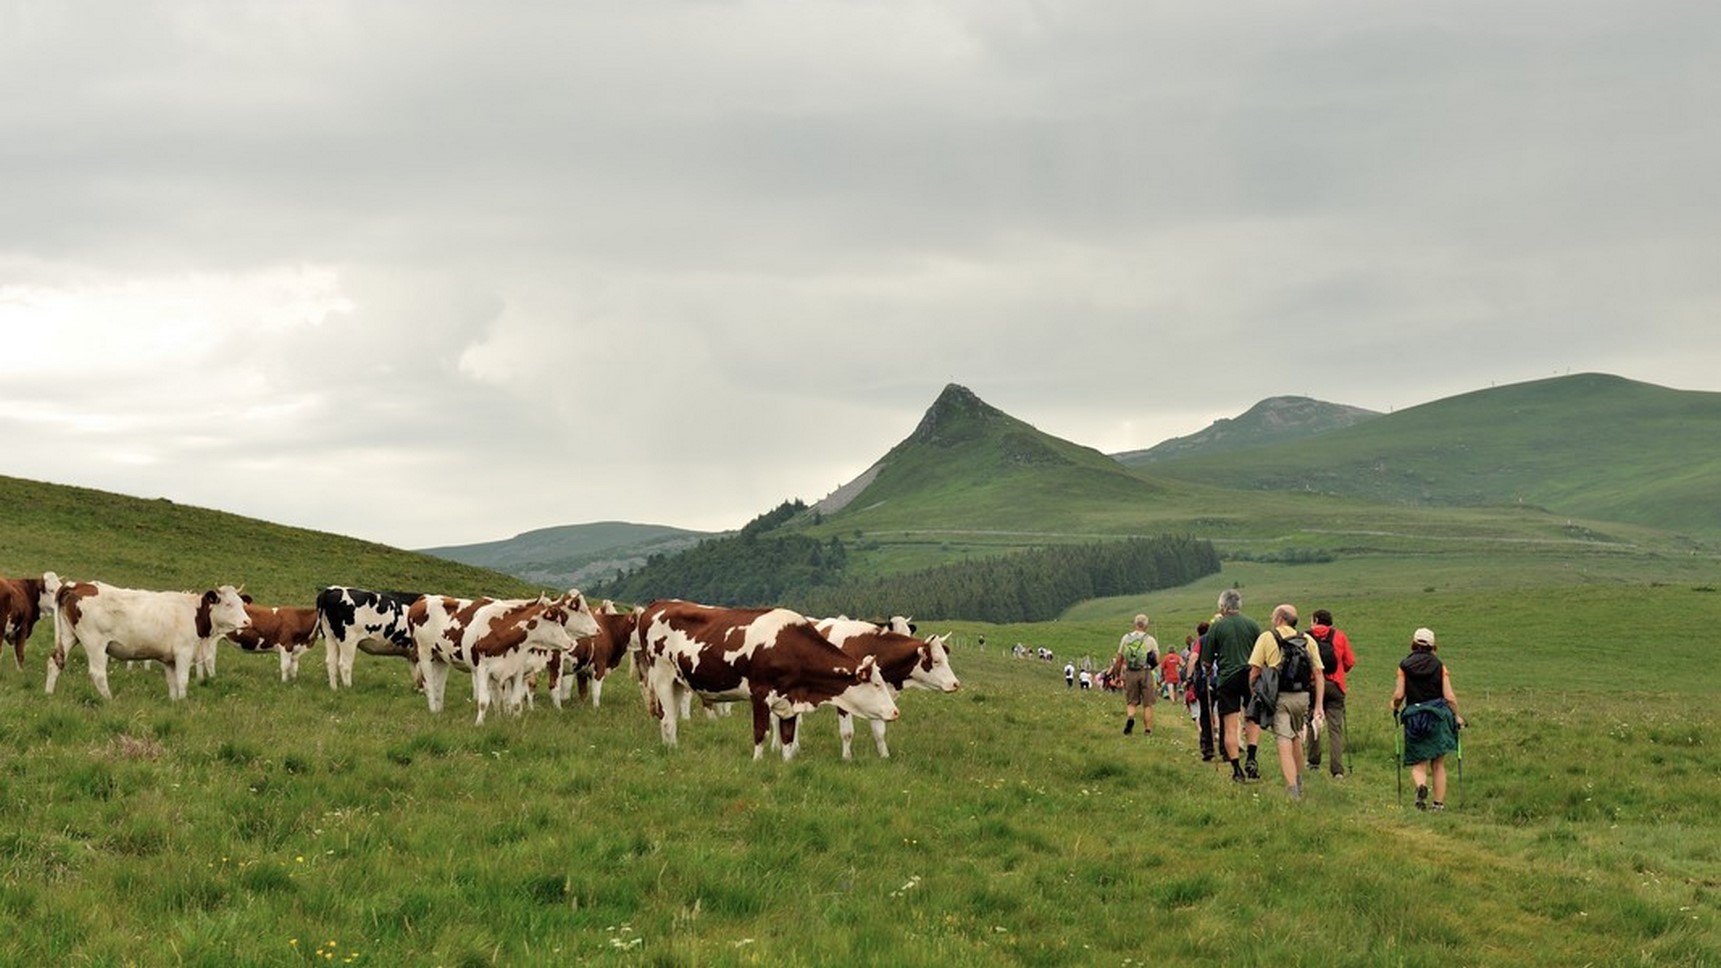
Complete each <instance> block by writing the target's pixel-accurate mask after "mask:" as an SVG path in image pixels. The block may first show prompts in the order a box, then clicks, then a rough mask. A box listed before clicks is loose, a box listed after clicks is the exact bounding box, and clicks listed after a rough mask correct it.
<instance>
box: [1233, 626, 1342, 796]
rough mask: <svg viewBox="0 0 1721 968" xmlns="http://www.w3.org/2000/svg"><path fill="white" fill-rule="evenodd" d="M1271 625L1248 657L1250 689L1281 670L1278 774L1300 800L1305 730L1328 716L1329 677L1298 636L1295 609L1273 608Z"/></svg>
mask: <svg viewBox="0 0 1721 968" xmlns="http://www.w3.org/2000/svg"><path fill="white" fill-rule="evenodd" d="M1272 622H1273V627H1272V628H1270V629H1268V630H1267V631H1265V632H1262V633H1261V634H1260V636H1259V637H1257V638H1256V639H1255V647H1254V649H1252V650H1251V651H1250V652H1249V687H1250V689H1251V690H1253V689H1254V686H1255V682H1256V680H1258V679H1260V678H1261V673H1262V671H1263V670H1265V669H1274V670H1277V672H1278V678H1279V699H1278V703H1277V704H1276V705H1275V706H1274V707H1273V719H1272V725H1273V741H1274V744H1275V745H1276V746H1277V747H1278V751H1279V772H1280V773H1281V774H1283V775H1284V777H1285V793H1286V795H1288V796H1289V797H1290V798H1291V799H1293V800H1301V799H1302V798H1303V731H1304V730H1305V729H1307V728H1308V725H1309V722H1310V720H1311V719H1320V718H1322V716H1323V715H1324V713H1323V712H1322V711H1321V710H1322V704H1321V698H1322V696H1321V693H1322V690H1323V688H1324V686H1325V679H1326V677H1325V676H1324V675H1322V674H1321V657H1320V654H1319V653H1318V652H1315V651H1314V650H1312V649H1310V648H1309V641H1308V637H1307V636H1305V635H1303V633H1301V632H1298V631H1297V609H1296V606H1294V605H1290V604H1284V605H1280V606H1279V607H1277V608H1275V609H1273V618H1272ZM1311 691H1312V692H1313V697H1312V698H1311V696H1310V693H1311ZM1311 709H1312V710H1313V711H1314V712H1313V715H1312V716H1311V715H1310V710H1311Z"/></svg>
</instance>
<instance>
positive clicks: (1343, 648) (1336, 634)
mask: <svg viewBox="0 0 1721 968" xmlns="http://www.w3.org/2000/svg"><path fill="white" fill-rule="evenodd" d="M1328 632H1331V633H1332V636H1333V640H1332V641H1333V655H1334V656H1336V657H1337V658H1338V660H1339V662H1338V668H1336V669H1324V670H1322V671H1323V672H1324V673H1325V674H1326V677H1327V681H1328V682H1331V683H1333V684H1335V685H1337V686H1338V687H1339V692H1345V691H1346V690H1345V673H1347V672H1349V671H1350V670H1351V668H1352V667H1353V666H1355V665H1356V653H1355V652H1352V651H1351V640H1350V639H1349V638H1347V637H1346V636H1345V633H1344V632H1343V631H1342V630H1341V629H1337V628H1334V627H1333V626H1330V625H1311V626H1309V635H1310V636H1311V637H1313V638H1325V637H1326V635H1327V633H1328ZM1309 646H1310V648H1319V646H1318V645H1316V644H1315V643H1312V642H1311V643H1310V644H1309Z"/></svg>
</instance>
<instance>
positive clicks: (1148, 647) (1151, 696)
mask: <svg viewBox="0 0 1721 968" xmlns="http://www.w3.org/2000/svg"><path fill="white" fill-rule="evenodd" d="M1147 626H1148V621H1147V616H1146V615H1137V616H1136V617H1135V627H1134V628H1132V629H1130V630H1129V631H1128V632H1125V633H1124V635H1123V638H1122V639H1119V640H1118V644H1117V657H1116V658H1114V659H1112V663H1111V667H1112V673H1113V674H1114V675H1116V674H1118V673H1119V672H1121V673H1122V675H1123V703H1124V711H1125V713H1126V715H1128V717H1129V718H1128V719H1126V720H1124V724H1123V732H1124V735H1125V736H1128V735H1129V734H1130V733H1133V732H1135V710H1136V707H1138V706H1139V707H1141V721H1142V726H1143V727H1145V729H1144V730H1143V731H1142V735H1143V736H1151V735H1153V703H1154V700H1155V699H1157V698H1158V697H1159V694H1158V693H1157V692H1155V691H1154V689H1153V670H1154V667H1155V666H1157V665H1159V643H1158V642H1157V641H1155V640H1154V637H1153V636H1151V635H1149V634H1147Z"/></svg>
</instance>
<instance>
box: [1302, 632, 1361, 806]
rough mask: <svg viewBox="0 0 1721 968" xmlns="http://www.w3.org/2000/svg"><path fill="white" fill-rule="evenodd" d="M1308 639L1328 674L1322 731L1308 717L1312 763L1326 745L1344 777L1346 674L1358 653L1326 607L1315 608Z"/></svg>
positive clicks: (1315, 763)
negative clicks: (1335, 624)
mask: <svg viewBox="0 0 1721 968" xmlns="http://www.w3.org/2000/svg"><path fill="white" fill-rule="evenodd" d="M1309 638H1311V639H1313V640H1314V644H1315V651H1316V652H1318V653H1320V656H1321V669H1322V672H1323V674H1324V675H1325V676H1326V677H1327V682H1326V691H1325V693H1324V694H1323V695H1324V696H1325V699H1324V700H1323V702H1322V703H1321V709H1322V711H1323V712H1325V713H1326V714H1327V716H1326V722H1325V723H1323V724H1322V725H1321V729H1320V731H1316V729H1315V724H1314V720H1313V719H1311V720H1309V735H1308V750H1309V766H1310V767H1312V768H1316V769H1318V768H1319V767H1320V765H1321V747H1322V746H1323V745H1324V746H1325V747H1326V748H1327V751H1328V758H1329V759H1330V761H1331V763H1332V765H1331V767H1330V769H1331V771H1332V775H1333V777H1334V778H1335V779H1341V780H1342V779H1344V775H1345V673H1347V672H1349V671H1351V669H1353V668H1355V667H1356V653H1354V652H1352V651H1351V643H1350V639H1349V638H1347V637H1346V636H1345V633H1344V631H1343V630H1342V629H1339V628H1337V627H1335V626H1334V625H1333V613H1332V612H1329V611H1327V610H1326V609H1324V608H1317V609H1315V614H1314V623H1313V624H1312V625H1310V626H1309Z"/></svg>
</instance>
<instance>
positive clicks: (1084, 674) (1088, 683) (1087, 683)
mask: <svg viewBox="0 0 1721 968" xmlns="http://www.w3.org/2000/svg"><path fill="white" fill-rule="evenodd" d="M1077 678H1079V679H1081V681H1082V690H1083V691H1084V692H1085V691H1087V690H1089V689H1092V688H1093V687H1094V674H1093V673H1091V672H1089V671H1088V670H1086V669H1083V670H1082V671H1081V673H1080V674H1079V675H1078V676H1077Z"/></svg>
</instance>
